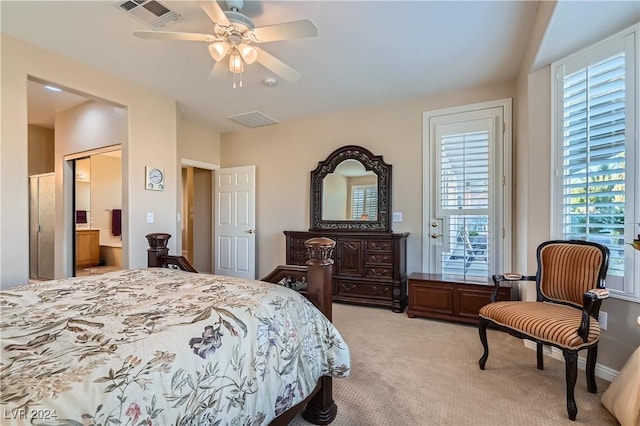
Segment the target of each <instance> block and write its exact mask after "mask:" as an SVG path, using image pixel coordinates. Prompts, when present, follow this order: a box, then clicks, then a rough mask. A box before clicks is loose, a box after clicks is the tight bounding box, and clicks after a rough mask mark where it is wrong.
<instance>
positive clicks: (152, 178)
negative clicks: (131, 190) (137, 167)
mask: <svg viewBox="0 0 640 426" xmlns="http://www.w3.org/2000/svg"><path fill="white" fill-rule="evenodd" d="M145 172H146V179H145V187H146V189H149V190H152V191H162V190H164V169H159V168H157V167H149V166H146V167H145Z"/></svg>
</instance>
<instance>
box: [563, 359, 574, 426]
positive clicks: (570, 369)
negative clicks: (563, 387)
mask: <svg viewBox="0 0 640 426" xmlns="http://www.w3.org/2000/svg"><path fill="white" fill-rule="evenodd" d="M562 353H563V355H564V362H565V368H566V376H567V412H568V413H569V418H570V419H571V420H575V419H576V415H577V414H578V407H577V406H576V398H575V396H574V390H575V387H576V380H577V379H578V352H577V351H570V350H566V349H565V350H563V351H562Z"/></svg>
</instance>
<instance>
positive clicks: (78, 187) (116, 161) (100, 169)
mask: <svg viewBox="0 0 640 426" xmlns="http://www.w3.org/2000/svg"><path fill="white" fill-rule="evenodd" d="M69 161H72V162H73V167H74V170H75V179H74V191H73V193H74V208H73V212H74V217H73V221H74V225H75V262H74V270H75V274H74V275H75V276H85V275H97V274H103V273H106V272H111V271H117V270H120V269H122V151H121V149H120V148H119V147H117V148H116V149H111V150H104V149H102V150H99V152H95V153H89V154H88V155H86V156H84V157H80V158H75V159H73V160H69Z"/></svg>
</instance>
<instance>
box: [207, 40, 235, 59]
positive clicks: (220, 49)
mask: <svg viewBox="0 0 640 426" xmlns="http://www.w3.org/2000/svg"><path fill="white" fill-rule="evenodd" d="M230 48H231V45H230V44H229V43H227V42H226V41H217V42H215V43H211V44H210V45H209V54H210V55H211V57H212V58H213V60H214V61H216V62H219V61H221V60H222V59H223V58H224V57H225V56H227V53H229V49H230Z"/></svg>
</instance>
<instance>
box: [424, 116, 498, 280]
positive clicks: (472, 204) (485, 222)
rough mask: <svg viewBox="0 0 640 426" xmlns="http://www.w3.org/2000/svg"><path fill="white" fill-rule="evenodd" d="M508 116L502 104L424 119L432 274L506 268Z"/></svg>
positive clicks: (471, 275) (470, 275)
mask: <svg viewBox="0 0 640 426" xmlns="http://www.w3.org/2000/svg"><path fill="white" fill-rule="evenodd" d="M505 115H506V114H505V111H504V108H503V107H502V106H496V107H491V108H479V109H475V108H470V109H468V110H466V111H459V112H458V111H451V112H450V111H446V113H441V114H434V115H431V116H429V118H428V120H426V121H427V122H425V125H426V126H427V129H428V141H429V144H428V147H429V150H428V152H429V160H428V164H429V168H428V169H427V170H430V171H431V173H430V179H431V182H430V185H429V192H430V194H429V195H430V196H429V204H430V206H429V207H428V209H427V210H425V211H428V212H429V213H428V215H429V216H428V222H427V223H426V224H425V233H426V234H427V235H425V237H427V238H425V243H426V245H427V247H426V250H425V251H426V252H427V253H429V256H428V257H429V259H428V262H427V263H428V270H429V271H430V272H433V273H436V274H445V275H458V276H462V277H464V279H487V278H488V277H489V276H490V275H491V274H494V273H496V271H499V270H502V268H503V267H504V266H506V265H505V263H506V262H505V257H506V256H505V255H504V253H505V231H506V230H507V229H508V226H507V225H506V221H507V220H508V217H507V216H505V211H507V210H508V206H509V204H510V203H509V202H508V200H507V199H506V198H505V192H506V191H505V183H506V182H507V179H506V176H508V175H509V173H508V172H507V170H505V161H504V158H505V140H504V139H505V137H504V129H505V125H504V117H505ZM427 129H425V130H427ZM425 220H427V218H425Z"/></svg>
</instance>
